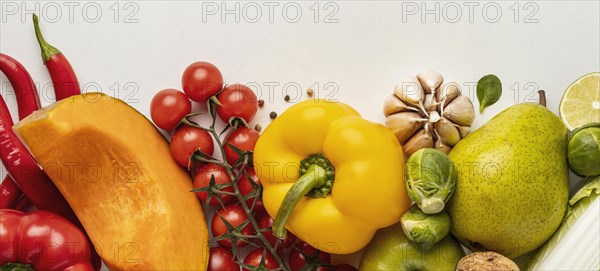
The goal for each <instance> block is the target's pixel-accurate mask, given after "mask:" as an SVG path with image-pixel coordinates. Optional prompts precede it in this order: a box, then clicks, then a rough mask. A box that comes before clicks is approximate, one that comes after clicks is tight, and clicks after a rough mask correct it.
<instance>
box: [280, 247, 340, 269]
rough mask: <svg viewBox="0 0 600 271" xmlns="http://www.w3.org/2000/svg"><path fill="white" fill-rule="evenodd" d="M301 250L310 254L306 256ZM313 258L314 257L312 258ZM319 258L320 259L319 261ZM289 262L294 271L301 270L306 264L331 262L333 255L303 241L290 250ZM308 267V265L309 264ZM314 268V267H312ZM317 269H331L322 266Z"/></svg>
mask: <svg viewBox="0 0 600 271" xmlns="http://www.w3.org/2000/svg"><path fill="white" fill-rule="evenodd" d="M300 251H302V252H304V254H306V255H307V256H308V258H307V257H305V256H304V255H303V254H302V253H301V252H300ZM311 258H312V259H311ZM317 259H318V261H317ZM288 262H289V264H290V269H291V270H292V271H297V270H301V269H302V268H304V267H305V265H309V266H310V265H315V266H316V264H317V263H318V262H320V263H324V264H330V263H331V255H329V253H327V252H323V251H320V250H317V249H316V248H314V247H312V246H310V245H309V244H307V243H305V242H302V243H300V244H299V245H297V247H295V248H293V249H292V251H290V255H289V257H288ZM307 267H308V266H307ZM311 270H312V269H311ZM316 270H317V271H326V270H331V268H330V267H327V266H320V267H318V268H316Z"/></svg>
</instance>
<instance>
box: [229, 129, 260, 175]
mask: <svg viewBox="0 0 600 271" xmlns="http://www.w3.org/2000/svg"><path fill="white" fill-rule="evenodd" d="M259 136H260V134H259V133H258V132H257V131H256V130H254V129H250V128H248V127H239V128H237V129H235V130H234V131H232V132H231V134H230V135H229V137H228V138H227V141H226V142H225V148H224V149H225V158H227V163H229V165H232V166H233V165H234V164H235V162H237V160H238V159H240V155H239V154H237V152H235V150H234V149H233V148H232V147H230V146H229V145H233V146H234V147H236V148H238V149H239V150H241V151H244V152H246V151H254V146H255V145H256V141H257V140H258V137H259Z"/></svg>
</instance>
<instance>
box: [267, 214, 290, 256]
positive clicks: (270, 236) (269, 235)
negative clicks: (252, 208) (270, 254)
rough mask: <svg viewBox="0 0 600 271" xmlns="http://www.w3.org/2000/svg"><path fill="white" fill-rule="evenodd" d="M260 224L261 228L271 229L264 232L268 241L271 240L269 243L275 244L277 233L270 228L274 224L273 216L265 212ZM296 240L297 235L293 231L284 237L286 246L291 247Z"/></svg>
mask: <svg viewBox="0 0 600 271" xmlns="http://www.w3.org/2000/svg"><path fill="white" fill-rule="evenodd" d="M258 226H259V227H260V228H261V229H266V228H268V229H269V230H268V231H263V232H262V233H263V235H264V236H265V238H266V239H267V241H269V243H271V245H272V246H274V245H275V242H276V241H277V239H278V238H277V237H276V236H275V235H273V232H272V231H271V230H270V228H271V227H272V226H273V218H272V217H271V216H269V214H267V213H265V214H263V215H262V216H261V217H260V219H259V220H258ZM295 240H296V236H294V235H293V234H292V233H291V232H289V231H288V232H287V235H286V236H285V238H284V239H283V246H284V247H286V248H288V247H291V246H292V245H293V244H294V241H295Z"/></svg>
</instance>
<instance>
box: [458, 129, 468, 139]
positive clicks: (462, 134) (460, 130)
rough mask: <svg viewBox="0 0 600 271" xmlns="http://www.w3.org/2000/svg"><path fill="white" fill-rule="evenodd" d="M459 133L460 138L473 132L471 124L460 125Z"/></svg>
mask: <svg viewBox="0 0 600 271" xmlns="http://www.w3.org/2000/svg"><path fill="white" fill-rule="evenodd" d="M458 133H460V138H465V136H468V135H469V134H470V133H471V126H458Z"/></svg>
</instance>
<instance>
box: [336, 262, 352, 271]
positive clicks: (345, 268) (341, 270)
mask: <svg viewBox="0 0 600 271" xmlns="http://www.w3.org/2000/svg"><path fill="white" fill-rule="evenodd" d="M333 271H358V269H357V268H356V267H354V266H352V265H349V264H346V263H341V264H336V265H334V266H333Z"/></svg>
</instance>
